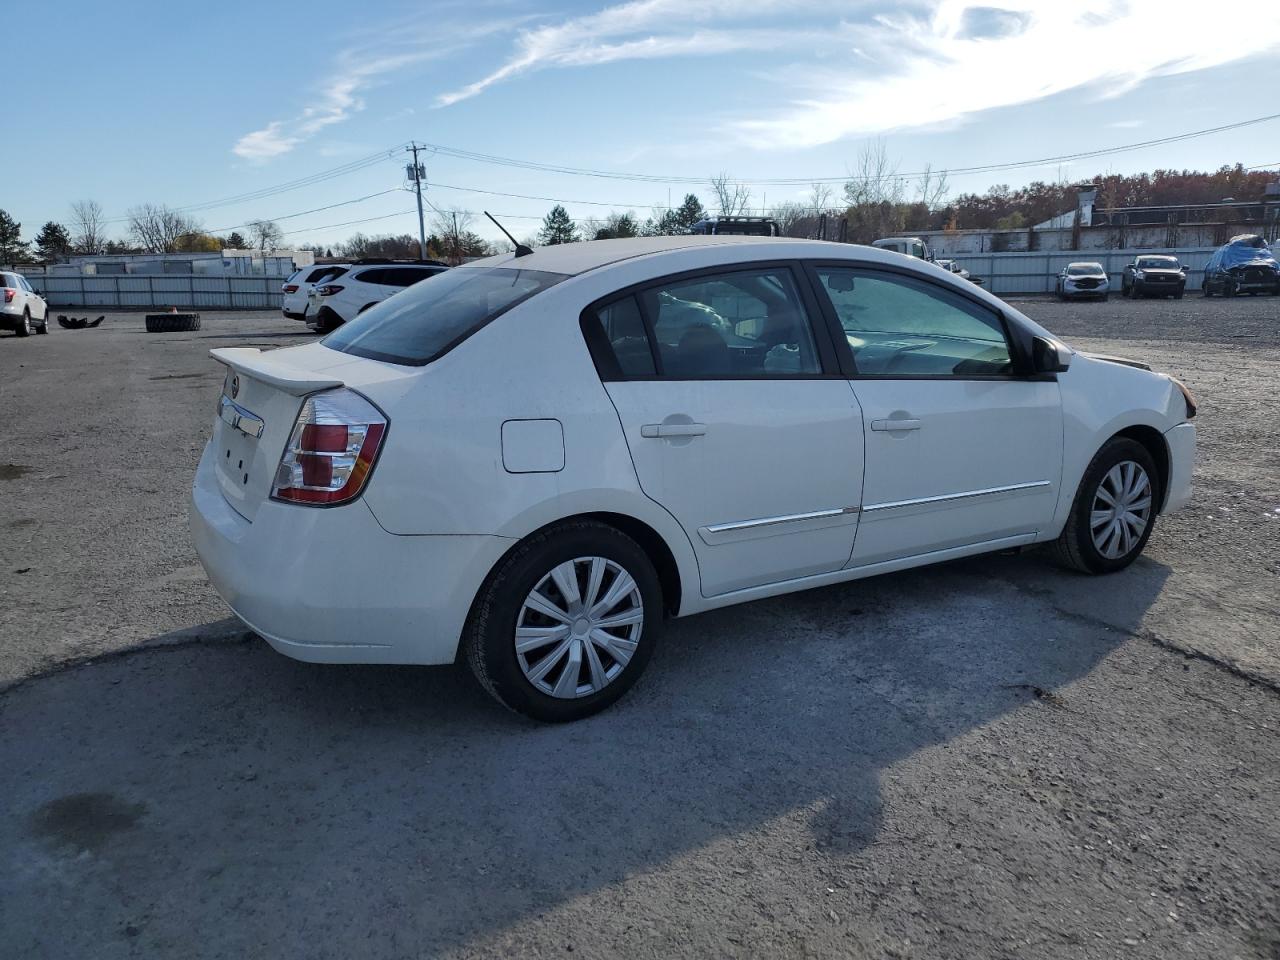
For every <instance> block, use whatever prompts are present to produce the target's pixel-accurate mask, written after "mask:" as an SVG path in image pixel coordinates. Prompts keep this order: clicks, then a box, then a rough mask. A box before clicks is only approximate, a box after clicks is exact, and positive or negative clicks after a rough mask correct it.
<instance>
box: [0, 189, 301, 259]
mask: <svg viewBox="0 0 1280 960" xmlns="http://www.w3.org/2000/svg"><path fill="white" fill-rule="evenodd" d="M126 221H127V224H128V226H127V232H126V234H125V236H124V237H123V238H120V239H116V238H112V237H110V236H108V233H107V228H108V221H107V219H106V217H105V215H104V214H103V212H102V206H101V204H99V203H98V202H97V201H96V200H77V201H76V202H75V203H73V204H71V217H70V218H69V222H68V223H66V224H63V223H59V222H58V221H56V220H49V221H47V222H46V223H45V224H44V226H42V227H41V228H40V230H39V231H38V232H37V233H36V235H35V237H34V238H33V239H31V240H24V239H23V238H22V224H21V223H20V222H18V221H17V220H15V219H14V218H13V217H12V216H10V215H9V213H8V212H7V211H5V210H0V263H21V262H24V261H30V260H32V259H33V258H34V259H35V260H39V261H42V262H45V263H54V262H56V261H57V260H59V259H60V258H64V257H68V256H71V255H72V254H127V253H217V252H219V251H221V250H224V249H230V250H260V251H263V250H271V249H275V248H276V247H278V246H279V245H280V243H282V242H283V240H284V233H283V232H282V231H281V229H280V227H279V225H277V224H276V223H275V222H274V221H271V220H255V221H253V222H252V223H249V224H246V225H245V228H244V230H245V232H244V233H241V232H240V231H239V230H233V231H231V232H230V233H228V234H226V235H223V236H217V235H214V234H212V233H209V232H208V231H206V230H205V228H204V226H203V225H202V224H201V223H200V221H198V220H196V219H195V218H193V217H189V216H187V215H185V214H183V213H182V212H180V211H177V210H173V209H171V208H170V207H167V206H165V205H164V204H157V203H144V204H140V205H138V206H136V207H134V208H133V209H131V210H130V211H129V213H128V216H127V218H126Z"/></svg>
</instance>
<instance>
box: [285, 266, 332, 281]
mask: <svg viewBox="0 0 1280 960" xmlns="http://www.w3.org/2000/svg"><path fill="white" fill-rule="evenodd" d="M332 270H333V267H320V268H319V269H317V270H312V271H311V272H310V273H308V274H307V279H306V280H304V281H303V282H304V283H315V282H316V281H317V280H319V279H321V278H322V277H327V276H328V275H329V273H330V272H331V271H332ZM301 272H302V271H301V270H299V271H298V273H301ZM298 273H295V274H294V275H293V276H292V277H290V278H289V279H290V281H293V280H296V279H297V278H298Z"/></svg>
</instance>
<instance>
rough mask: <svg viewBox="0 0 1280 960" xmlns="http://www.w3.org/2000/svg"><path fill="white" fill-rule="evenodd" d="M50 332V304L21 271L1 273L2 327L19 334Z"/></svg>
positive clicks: (0, 313) (0, 324)
mask: <svg viewBox="0 0 1280 960" xmlns="http://www.w3.org/2000/svg"><path fill="white" fill-rule="evenodd" d="M33 328H34V329H35V331H36V333H48V332H49V305H48V304H47V303H45V300H44V297H42V296H40V294H38V293H36V292H35V290H33V289H32V288H31V284H29V283H27V278H26V277H24V276H22V274H20V273H0V329H3V330H13V331H15V332H16V333H17V334H18V336H20V337H25V336H28V335H29V334H30V333H31V331H32V329H33Z"/></svg>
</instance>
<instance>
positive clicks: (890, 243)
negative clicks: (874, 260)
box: [871, 237, 933, 260]
mask: <svg viewBox="0 0 1280 960" xmlns="http://www.w3.org/2000/svg"><path fill="white" fill-rule="evenodd" d="M871 245H872V246H873V247H875V248H876V249H877V250H892V251H893V252H894V253H901V254H905V255H906V256H908V257H915V258H916V259H917V260H932V259H933V251H931V250H930V249H929V245H928V244H927V243H925V242H924V241H923V240H921V239H920V238H919V237H885V238H883V239H881V240H876V241H873V242H872V244H871Z"/></svg>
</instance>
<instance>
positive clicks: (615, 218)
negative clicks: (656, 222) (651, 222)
mask: <svg viewBox="0 0 1280 960" xmlns="http://www.w3.org/2000/svg"><path fill="white" fill-rule="evenodd" d="M638 236H640V228H639V227H638V226H637V225H636V218H635V216H634V215H633V214H631V213H630V212H628V213H611V214H609V216H608V218H607V219H606V220H605V222H604V224H603V226H601V227H599V228H598V229H597V230H596V233H595V237H594V238H593V239H596V240H617V239H619V238H621V237H638Z"/></svg>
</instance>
